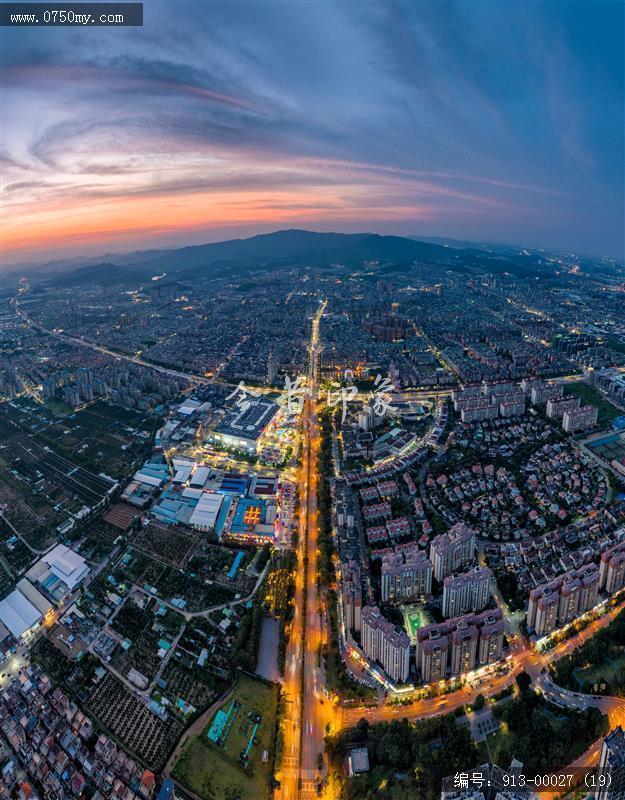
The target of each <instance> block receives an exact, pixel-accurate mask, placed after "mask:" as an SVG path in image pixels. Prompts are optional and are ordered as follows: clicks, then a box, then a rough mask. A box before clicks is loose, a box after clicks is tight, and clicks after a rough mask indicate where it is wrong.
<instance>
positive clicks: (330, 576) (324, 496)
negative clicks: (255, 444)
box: [317, 409, 334, 585]
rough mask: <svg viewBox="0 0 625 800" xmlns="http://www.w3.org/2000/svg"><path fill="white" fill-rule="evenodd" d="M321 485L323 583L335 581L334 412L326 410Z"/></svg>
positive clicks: (322, 431)
mask: <svg viewBox="0 0 625 800" xmlns="http://www.w3.org/2000/svg"><path fill="white" fill-rule="evenodd" d="M317 471H318V474H319V487H318V495H317V508H318V511H319V537H318V542H319V578H320V580H321V583H323V584H326V585H327V584H331V583H333V582H334V566H333V564H332V556H333V554H334V543H333V541H332V496H331V493H330V480H331V476H332V412H331V411H330V410H328V409H327V410H325V411H324V412H323V415H322V417H321V446H320V448H319V461H318V465H317Z"/></svg>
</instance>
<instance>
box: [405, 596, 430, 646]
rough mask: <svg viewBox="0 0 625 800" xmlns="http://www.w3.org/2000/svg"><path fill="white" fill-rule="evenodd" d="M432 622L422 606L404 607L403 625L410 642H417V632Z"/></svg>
mask: <svg viewBox="0 0 625 800" xmlns="http://www.w3.org/2000/svg"><path fill="white" fill-rule="evenodd" d="M430 622H432V620H431V619H430V617H429V615H428V613H427V612H426V611H425V609H424V608H423V607H422V606H419V605H414V606H406V607H405V608H404V623H405V625H406V630H407V631H408V636H409V637H410V641H411V642H415V641H416V640H417V631H418V630H419V628H423V626H424V625H429V624H430Z"/></svg>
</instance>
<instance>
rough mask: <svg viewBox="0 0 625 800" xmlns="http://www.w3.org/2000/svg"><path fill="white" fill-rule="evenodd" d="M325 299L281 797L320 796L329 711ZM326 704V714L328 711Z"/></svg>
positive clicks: (304, 477) (305, 446)
mask: <svg viewBox="0 0 625 800" xmlns="http://www.w3.org/2000/svg"><path fill="white" fill-rule="evenodd" d="M325 307H326V304H325V302H324V303H322V304H321V305H320V307H319V309H318V311H317V313H316V314H315V316H314V318H313V321H312V331H311V337H310V346H309V351H308V382H307V390H308V391H307V394H306V396H305V397H304V406H303V411H302V419H301V436H302V459H301V471H300V478H299V483H300V495H299V496H300V528H299V537H298V546H297V573H296V577H295V610H294V615H293V621H292V623H291V632H290V637H289V644H288V646H287V650H286V660H285V679H284V685H283V691H284V698H285V714H284V722H283V736H284V743H283V757H282V764H281V768H280V770H279V773H278V779H279V781H280V787H279V788H278V789H277V790H276V792H275V797H276V798H277V800H293V799H294V798H300V799H301V800H304V799H305V798H312V797H316V796H317V791H316V790H317V782H318V776H319V770H318V767H317V759H318V756H319V754H322V753H323V737H324V735H325V725H326V721H325V717H326V716H328V717H329V716H330V714H331V712H330V711H329V704H328V703H327V702H326V701H325V700H324V698H323V688H322V680H323V679H322V674H321V664H320V648H321V643H322V642H323V640H324V635H325V624H324V617H323V615H322V613H320V603H319V596H318V584H317V571H318V552H317V534H318V524H317V488H318V476H317V459H318V455H319V443H320V430H319V421H318V418H317V402H318V391H319V373H318V360H319V359H318V356H319V321H320V319H321V316H322V315H323V312H324V310H325ZM324 707H325V709H327V714H324Z"/></svg>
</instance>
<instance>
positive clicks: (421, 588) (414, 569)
mask: <svg viewBox="0 0 625 800" xmlns="http://www.w3.org/2000/svg"><path fill="white" fill-rule="evenodd" d="M380 586H381V594H382V602H384V603H386V602H389V601H394V600H422V599H425V598H426V597H428V595H430V594H431V592H432V562H431V561H430V559H429V558H428V557H427V555H426V553H425V552H424V551H423V550H419V549H418V548H417V547H410V548H402V549H400V548H396V549H395V550H394V551H393V552H392V553H389V554H387V555H384V556H383V557H382V572H381V577H380Z"/></svg>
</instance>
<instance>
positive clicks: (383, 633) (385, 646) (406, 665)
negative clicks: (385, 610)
mask: <svg viewBox="0 0 625 800" xmlns="http://www.w3.org/2000/svg"><path fill="white" fill-rule="evenodd" d="M361 620H362V622H361V642H362V649H363V652H364V654H365V655H366V656H367V658H370V659H372V660H374V661H378V662H379V663H380V664H381V665H382V666H383V667H384V671H385V672H386V673H387V675H388V676H389V677H390V678H391V680H393V681H395V683H405V682H406V680H407V679H408V673H409V670H410V639H409V638H408V635H407V634H406V633H405V631H403V630H402V629H401V628H398V627H397V626H396V625H393V623H392V622H389V621H388V620H387V619H385V618H384V617H383V616H382V614H381V612H380V609H379V608H378V607H377V606H365V607H364V608H363V610H362V617H361Z"/></svg>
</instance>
